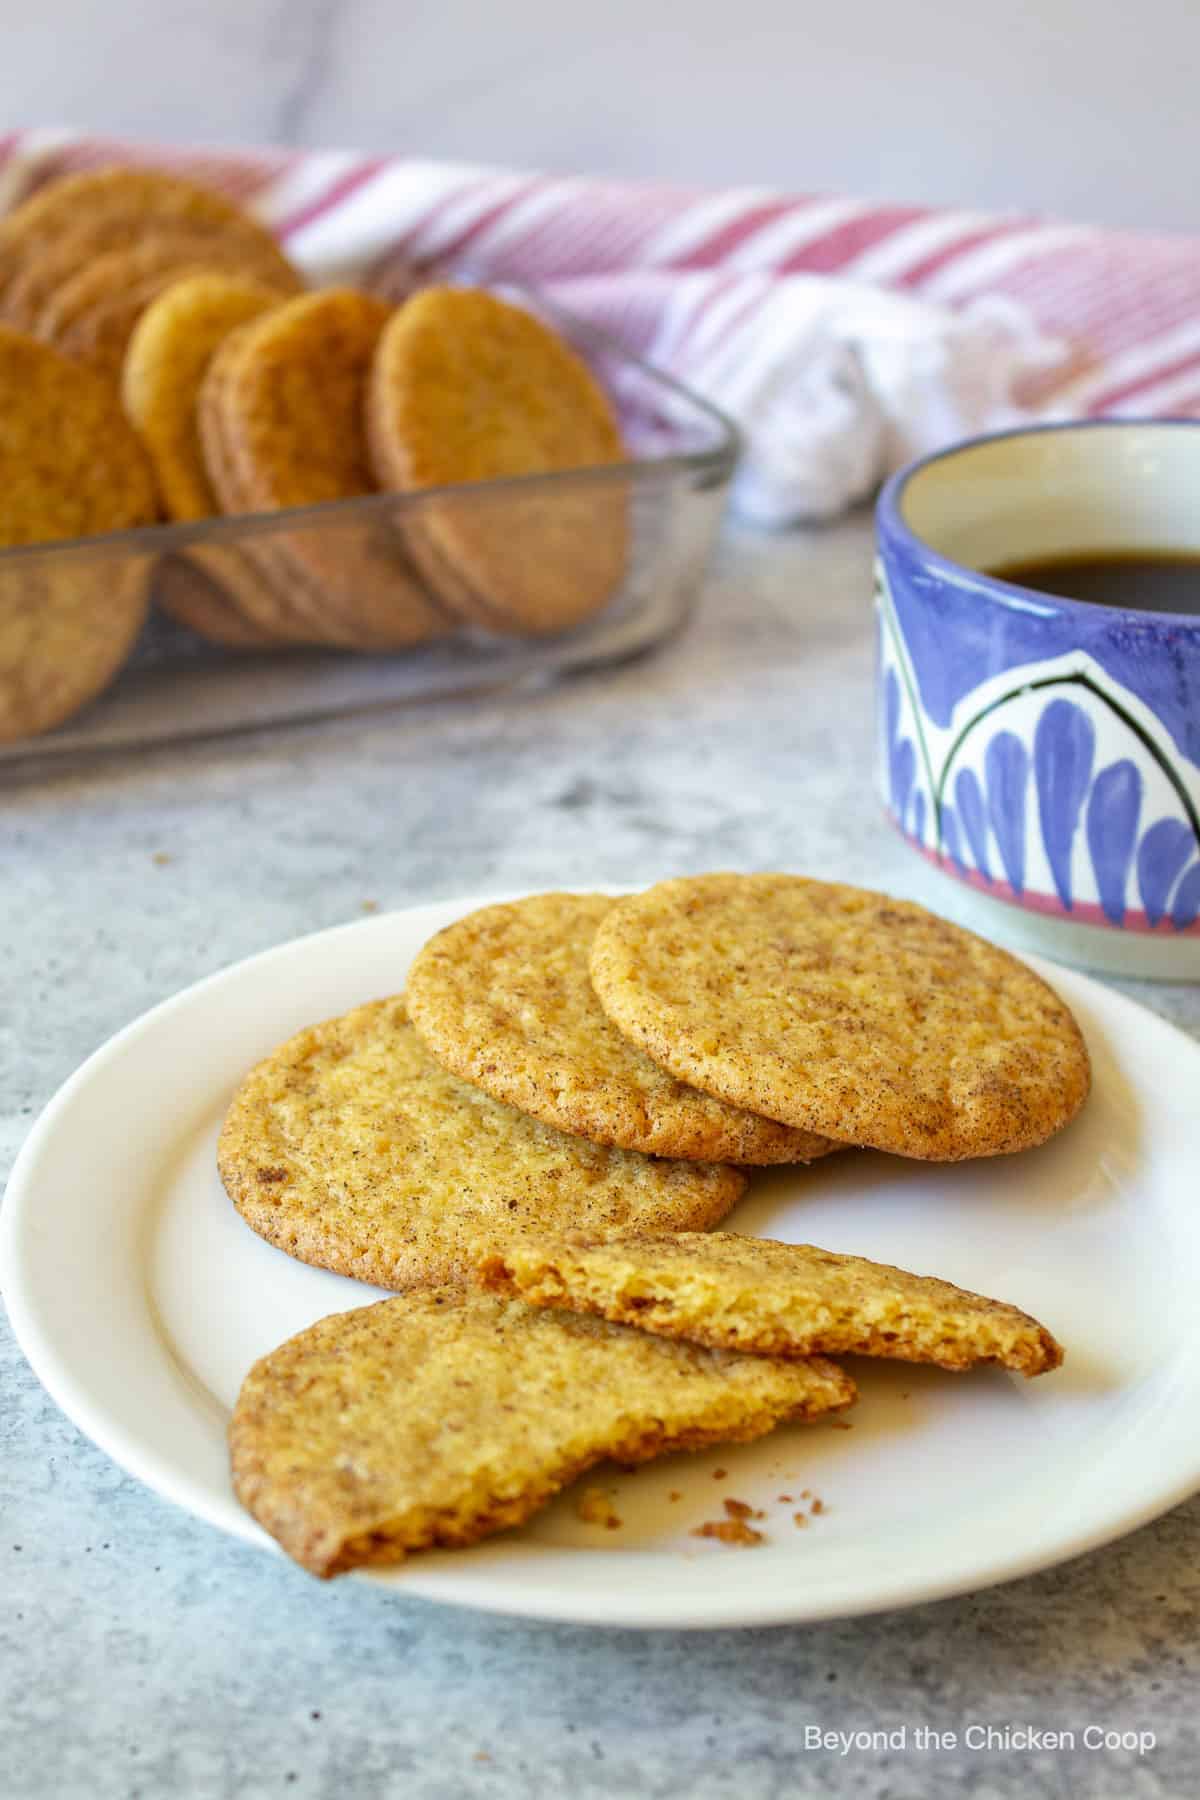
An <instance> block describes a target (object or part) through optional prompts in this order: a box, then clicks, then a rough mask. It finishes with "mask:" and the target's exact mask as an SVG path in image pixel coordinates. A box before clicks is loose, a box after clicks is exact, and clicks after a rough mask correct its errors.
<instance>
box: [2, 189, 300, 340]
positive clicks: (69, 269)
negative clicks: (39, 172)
mask: <svg viewBox="0 0 1200 1800" xmlns="http://www.w3.org/2000/svg"><path fill="white" fill-rule="evenodd" d="M112 254H117V255H120V256H126V255H130V254H133V255H135V256H136V257H138V258H140V267H137V268H136V278H137V279H139V280H140V279H141V277H142V275H145V274H149V273H153V271H154V269H156V268H164V267H167V266H169V264H170V263H171V262H173V263H174V264H175V265H176V266H178V265H179V264H180V263H181V262H187V263H191V262H196V261H215V262H222V263H225V264H227V265H232V266H234V267H236V268H238V269H244V270H245V271H246V272H247V273H246V279H249V278H250V277H251V276H255V277H257V278H258V279H260V280H261V281H262V283H263V284H264V285H269V286H270V287H272V289H273V290H275V291H277V292H285V293H294V292H296V291H297V290H298V289H299V288H300V287H301V286H302V285H303V282H302V280H301V277H300V276H299V274H298V273H297V271H296V270H295V269H294V268H293V267H292V265H291V263H290V262H289V261H288V259H287V257H286V256H285V255H284V253H283V251H282V250H281V249H280V248H279V246H278V245H277V244H276V243H275V242H274V241H273V240H272V239H271V238H270V237H268V236H267V235H266V234H265V233H264V232H262V231H261V230H260V229H259V228H258V227H257V226H256V227H255V228H254V235H253V236H251V237H247V236H246V235H244V234H243V233H241V232H240V231H238V230H237V229H234V230H230V229H229V228H228V227H227V226H218V227H214V228H205V227H203V226H202V225H200V224H187V225H184V226H166V227H161V226H160V227H156V228H152V229H151V231H150V233H149V235H147V234H146V232H145V230H144V228H143V227H142V226H140V225H133V224H131V223H130V221H129V220H128V219H125V218H115V219H112V218H104V217H103V216H102V217H101V218H99V219H97V220H95V221H93V222H81V223H80V224H78V225H76V226H75V227H74V228H73V229H72V230H70V231H65V232H63V233H62V234H61V236H57V237H53V238H51V239H49V240H48V241H47V242H46V243H44V244H43V245H41V247H40V248H36V249H32V250H31V251H30V252H29V254H28V255H27V256H26V258H25V260H24V262H23V264H22V266H21V268H20V269H19V270H18V272H17V273H16V274H15V275H14V276H13V279H12V280H11V281H10V282H9V284H8V287H7V289H6V290H5V293H4V298H3V302H2V303H0V312H2V314H3V317H4V319H5V321H6V323H8V324H10V325H13V326H15V327H17V329H18V330H22V331H36V330H37V329H38V327H39V325H40V324H41V322H42V320H43V318H47V317H53V308H54V306H55V304H56V295H57V294H58V293H59V292H60V290H63V289H64V288H67V287H68V285H69V284H71V283H72V282H74V281H76V280H77V279H82V278H83V277H84V276H85V275H86V274H87V273H88V272H89V271H90V270H91V269H92V268H94V266H95V265H96V264H97V263H98V262H102V261H103V260H104V259H105V258H106V257H108V256H109V255H112ZM147 260H149V262H150V263H151V265H152V266H151V267H150V268H147V266H146V263H147ZM108 291H111V289H109V290H108ZM47 309H50V311H49V312H48V310H47Z"/></svg>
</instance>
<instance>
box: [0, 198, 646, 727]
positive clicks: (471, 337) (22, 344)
mask: <svg viewBox="0 0 1200 1800" xmlns="http://www.w3.org/2000/svg"><path fill="white" fill-rule="evenodd" d="M304 288H305V284H304V282H303V280H302V278H301V276H300V274H299V272H298V271H297V270H296V269H295V268H294V267H293V266H292V264H291V263H290V262H289V261H288V259H287V257H286V256H285V254H284V253H283V251H282V250H281V248H280V247H279V245H278V244H277V243H276V242H275V240H274V238H273V237H272V235H271V233H270V232H269V231H268V230H267V229H266V227H265V226H263V225H262V224H261V223H260V222H259V221H257V220H255V219H253V218H251V217H250V216H249V215H248V214H246V213H245V212H243V211H242V210H241V209H240V208H238V207H237V206H235V205H234V204H233V203H232V202H231V201H229V200H228V199H226V198H224V197H223V196H221V195H219V194H216V193H213V192H210V191H209V190H208V189H205V188H202V187H197V186H195V185H194V184H192V183H190V182H186V181H182V180H180V179H179V178H178V177H177V176H174V175H171V174H167V173H164V172H161V171H155V170H148V169H134V168H108V169H102V170H97V171H90V172H87V173H85V174H80V175H75V176H70V177H67V178H65V179H62V180H59V181H56V182H53V183H52V184H50V185H49V186H47V187H45V188H43V189H40V190H39V191H38V192H37V193H36V194H35V195H34V197H33V198H32V199H30V200H28V201H26V202H25V204H24V205H22V206H21V207H19V208H18V209H17V210H16V211H15V212H14V213H12V214H11V215H10V216H9V217H8V218H6V219H4V220H3V221H0V550H3V549H6V548H11V547H15V546H24V545H29V544H35V543H38V544H40V543H50V542H58V541H61V540H67V539H71V538H75V537H77V536H94V535H97V534H101V533H106V532H113V531H121V530H125V529H128V528H130V527H136V526H139V525H145V524H149V523H151V522H153V521H154V520H155V519H156V518H159V517H165V518H167V519H170V520H174V521H178V522H185V523H194V522H195V521H198V520H202V519H206V518H210V517H213V516H215V515H221V514H225V515H229V516H242V515H246V514H258V513H265V512H275V511H280V510H285V509H298V508H300V509H302V508H309V507H321V506H323V505H326V504H327V503H329V502H331V501H339V500H350V499H354V498H357V497H361V496H363V495H367V494H371V493H376V492H395V493H399V494H415V493H418V492H424V491H426V490H430V489H437V490H439V492H438V494H437V495H436V496H434V497H431V498H430V499H429V500H427V501H422V503H421V504H420V505H416V506H409V507H400V508H397V509H395V510H394V511H391V512H389V513H387V514H386V515H385V516H380V514H379V513H378V512H377V511H371V512H370V513H364V512H363V511H361V510H357V511H356V510H354V509H351V510H350V512H349V513H348V514H347V513H341V514H337V513H334V514H330V513H328V512H324V513H321V512H318V513H315V514H313V515H312V516H310V517H308V518H304V519H298V520H296V521H295V522H294V523H292V524H290V525H289V526H288V528H286V529H282V530H281V529H278V528H271V529H269V530H267V531H263V532H259V531H256V532H253V533H248V534H241V535H240V536H237V535H236V534H234V535H231V534H228V533H224V534H221V533H218V534H215V535H214V537H213V538H212V539H210V540H207V541H205V542H203V543H199V544H195V545H190V546H189V547H188V548H187V549H186V550H183V551H179V552H177V553H175V554H174V555H171V556H169V557H167V558H166V559H165V560H162V559H159V558H157V557H153V556H152V555H151V554H150V553H149V551H147V553H146V554H145V555H139V554H138V553H137V550H136V547H135V546H130V548H129V554H128V555H127V556H126V557H125V558H124V559H123V560H121V559H109V560H106V561H104V562H103V565H102V567H101V568H100V569H99V571H97V569H96V567H95V565H89V564H88V563H86V561H81V560H76V561H73V562H71V563H69V564H66V563H64V564H63V565H61V566H60V567H59V568H57V569H51V570H49V571H47V570H46V569H44V568H42V567H41V566H39V568H38V570H37V571H36V572H33V573H29V574H28V576H27V577H26V575H25V573H24V572H22V575H21V579H20V580H19V581H18V580H16V579H14V580H12V581H6V582H5V583H4V585H3V587H2V588H0V740H3V739H5V738H16V737H21V736H26V735H29V734H30V733H33V732H36V731H42V730H46V729H48V728H49V727H51V726H53V725H55V724H58V723H60V722H61V721H62V720H63V719H64V718H66V717H68V716H69V715H70V714H71V713H72V712H74V711H75V710H77V708H78V707H80V706H82V705H83V704H84V703H85V702H86V701H87V700H88V699H90V698H91V697H92V696H93V695H94V694H95V693H97V692H98V691H99V690H100V689H101V687H103V686H104V685H105V683H106V682H107V681H108V680H109V679H110V678H111V676H112V675H113V674H114V673H115V671H116V670H117V669H118V668H119V667H120V666H121V664H122V662H123V661H124V659H125V656H126V655H127V653H128V650H129V648H130V645H131V643H132V641H133V639H134V637H135V636H136V634H137V630H138V628H139V626H140V624H141V621H142V619H143V618H144V616H145V610H146V606H147V603H148V602H147V595H148V592H149V589H150V585H151V577H152V576H153V583H154V594H155V598H156V599H157V600H158V602H159V603H160V604H161V605H162V606H163V607H164V609H165V610H167V611H168V612H170V613H171V614H172V615H173V616H174V617H175V618H176V619H178V620H179V621H181V622H182V623H183V624H185V625H187V626H189V627H190V628H192V629H193V630H195V631H197V632H199V633H200V634H201V635H203V636H205V637H207V638H209V639H211V640H213V641H215V642H217V643H220V644H223V645H226V646H228V647H230V648H236V649H241V650H257V649H271V648H282V647H286V646H297V645H322V646H330V647H334V648H339V649H346V650H358V651H396V650H405V649H408V648H411V647H412V646H414V645H416V644H420V643H424V642H427V641H429V640H430V639H433V638H437V637H443V636H445V635H447V634H448V633H451V632H453V631H456V630H460V629H463V628H464V627H472V628H481V629H483V630H486V631H491V632H497V633H505V634H517V635H538V634H542V633H549V632H557V631H562V630H565V629H568V628H569V627H571V626H573V625H576V624H578V623H579V622H580V621H581V620H583V619H586V618H587V617H589V616H590V615H591V614H592V613H594V612H596V611H597V610H598V609H599V608H600V607H602V606H603V605H604V604H605V602H606V601H607V600H608V599H609V598H610V597H611V596H612V594H613V593H614V591H615V590H616V588H617V587H618V586H619V584H620V582H621V579H622V577H623V574H624V571H625V566H626V562H627V557H628V530H629V528H628V506H627V499H628V496H627V491H626V483H625V481H624V480H623V478H622V477H621V476H620V474H619V465H620V464H621V463H622V461H623V458H624V451H623V447H622V444H621V437H620V432H619V429H618V427H617V423H616V420H615V418H614V415H613V411H612V408H611V406H610V404H609V402H608V400H607V398H606V397H605V395H604V393H603V392H602V390H601V389H600V387H599V386H598V385H597V383H596V381H595V379H594V377H593V376H592V374H591V372H590V371H589V370H588V368H587V367H586V366H585V364H584V363H583V362H582V361H581V360H580V358H579V357H578V356H576V355H575V353H574V352H573V351H572V350H571V349H569V348H568V346H567V345H566V344H565V343H563V342H562V341H561V339H560V338H559V337H558V336H557V335H556V334H555V333H554V332H553V331H552V330H550V329H549V327H548V326H546V325H545V324H543V323H541V322H540V321H539V320H537V319H535V318H533V317H532V316H531V315H530V314H529V313H527V312H525V311H524V310H522V309H521V308H519V307H516V306H512V305H509V304H508V303H507V302H504V301H502V300H500V299H498V298H496V297H494V296H492V295H489V294H485V293H478V292H470V291H465V290H458V289H449V288H428V289H425V290H424V291H421V292H419V293H417V294H415V295H413V296H412V297H411V298H410V299H409V300H407V301H406V302H405V303H404V304H403V305H402V306H400V307H394V306H392V305H389V304H386V303H385V302H384V301H382V300H380V299H377V298H375V297H373V296H372V295H370V294H367V293H361V292H358V291H356V290H354V289H351V288H339V289H326V290H320V291H316V292H311V293H308V292H305V291H304ZM47 444H49V445H53V446H54V448H55V453H54V455H53V456H47V455H45V454H44V446H46V445H47ZM34 446H36V447H37V448H38V452H39V453H38V454H37V455H36V456H35V455H33V454H32V448H33V447H34ZM585 468H587V469H594V470H596V471H598V476H597V479H596V480H595V481H594V482H591V481H589V482H585V483H580V484H579V485H578V486H577V487H572V488H570V489H561V490H555V491H554V492H552V493H549V494H547V493H541V494H538V495H534V496H529V495H525V494H521V493H520V492H516V493H509V494H506V495H503V496H502V497H501V498H500V499H499V500H497V499H495V498H494V497H491V496H490V495H480V494H479V493H478V492H476V491H473V490H475V489H476V488H477V487H478V485H479V484H482V483H489V482H493V481H498V480H505V479H508V478H512V477H519V476H526V475H533V474H544V473H557V472H561V471H564V470H579V469H585ZM81 470H83V471H84V480H83V482H82V485H81V483H80V471H81ZM606 471H612V473H611V474H609V473H606ZM458 488H465V489H468V490H470V491H466V492H464V493H462V494H459V493H456V492H442V491H441V490H453V489H458ZM110 590H115V599H114V603H113V605H112V606H111V607H109V606H108V604H107V601H108V599H109V595H110Z"/></svg>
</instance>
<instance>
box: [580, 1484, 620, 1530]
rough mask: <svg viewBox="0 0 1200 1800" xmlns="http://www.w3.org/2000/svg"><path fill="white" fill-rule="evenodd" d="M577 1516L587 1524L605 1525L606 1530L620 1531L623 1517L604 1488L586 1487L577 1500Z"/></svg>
mask: <svg viewBox="0 0 1200 1800" xmlns="http://www.w3.org/2000/svg"><path fill="white" fill-rule="evenodd" d="M575 1517H576V1518H577V1519H582V1520H583V1522H584V1524H585V1525H603V1527H604V1529H605V1530H606V1531H619V1530H620V1528H621V1523H622V1521H621V1518H620V1516H619V1514H618V1513H617V1510H616V1508H615V1507H614V1505H613V1503H612V1500H611V1499H610V1497H609V1496H608V1495H607V1494H606V1493H605V1491H604V1489H603V1488H598V1487H590V1488H584V1490H583V1492H582V1494H580V1496H579V1498H578V1500H577V1501H576V1502H575Z"/></svg>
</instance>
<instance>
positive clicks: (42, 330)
mask: <svg viewBox="0 0 1200 1800" xmlns="http://www.w3.org/2000/svg"><path fill="white" fill-rule="evenodd" d="M226 271H228V272H230V273H233V274H237V275H241V276H243V277H246V276H247V274H250V275H253V277H254V278H255V279H257V280H261V282H262V284H263V285H267V279H266V278H265V277H260V275H259V271H258V270H257V269H256V268H254V267H253V266H251V267H250V269H249V270H248V269H247V264H246V262H245V259H244V257H243V256H242V254H241V248H240V246H239V245H237V244H233V245H230V244H227V243H225V242H223V241H222V240H221V239H220V238H216V237H212V238H193V239H189V240H184V239H177V240H171V241H168V242H151V243H148V244H145V245H142V246H140V247H139V248H138V249H136V250H120V251H113V252H112V253H111V254H110V255H108V256H102V257H99V258H98V259H97V260H96V261H95V262H94V263H92V264H91V265H90V266H89V267H88V268H86V269H83V270H81V271H80V273H79V274H78V275H76V276H75V277H74V278H73V279H72V280H71V281H69V282H67V284H66V285H65V286H64V287H62V288H60V289H59V290H58V291H57V292H56V293H55V294H54V295H53V296H52V297H51V299H50V301H49V302H48V303H47V305H46V306H45V307H44V308H43V311H42V315H41V317H40V319H39V321H38V325H37V335H38V336H39V337H41V338H43V339H44V340H45V341H46V342H47V343H51V344H54V345H55V346H56V348H57V349H59V350H61V351H62V352H63V353H64V355H67V356H78V357H82V358H86V359H87V360H88V361H89V362H92V363H94V364H95V365H96V366H98V367H100V368H102V369H104V370H105V371H106V372H107V373H109V374H111V375H112V376H113V378H114V379H115V380H118V381H119V380H120V375H121V368H122V365H123V362H124V359H125V352H126V350H127V348H128V345H129V340H130V338H131V337H132V336H133V332H134V329H135V327H136V326H137V323H138V320H139V319H140V318H141V316H142V314H143V313H144V312H145V310H146V308H147V307H148V306H149V305H150V304H151V303H152V302H153V301H154V300H156V299H157V298H158V297H159V295H160V294H162V293H164V292H165V291H166V290H167V289H168V288H169V287H171V286H172V284H173V283H175V282H178V281H183V280H185V279H187V278H188V277H190V276H196V275H209V274H219V273H222V272H226ZM275 291H276V292H277V294H278V295H279V297H280V298H282V297H283V290H282V289H278V288H277V289H276V290H275Z"/></svg>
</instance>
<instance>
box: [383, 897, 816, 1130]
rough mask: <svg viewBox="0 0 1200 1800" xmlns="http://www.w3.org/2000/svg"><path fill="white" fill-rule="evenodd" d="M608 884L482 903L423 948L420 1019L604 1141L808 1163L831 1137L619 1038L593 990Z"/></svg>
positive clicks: (447, 1058) (468, 1065) (507, 1082)
mask: <svg viewBox="0 0 1200 1800" xmlns="http://www.w3.org/2000/svg"><path fill="white" fill-rule="evenodd" d="M612 906H613V901H612V900H611V899H609V898H608V897H607V896H606V895H604V894H536V895H534V896H532V897H531V898H530V899H528V900H518V901H516V902H515V903H513V904H511V905H508V906H486V907H483V908H482V909H481V910H480V911H479V912H473V913H471V914H470V915H469V917H467V918H465V919H459V920H458V921H457V922H456V923H455V924H453V925H449V926H447V927H446V929H445V930H444V931H439V932H438V934H437V936H436V937H434V938H431V939H430V941H429V942H428V943H427V944H426V945H425V947H424V948H423V949H422V950H421V952H420V954H419V955H418V956H417V958H416V960H415V962H414V963H413V966H412V968H411V969H410V971H409V976H408V1009H409V1013H410V1015H411V1018H412V1021H413V1024H414V1025H415V1026H416V1028H417V1030H418V1031H419V1032H420V1033H421V1035H422V1037H423V1038H424V1039H425V1042H426V1043H427V1044H428V1046H429V1048H430V1049H431V1050H432V1052H433V1054H434V1055H435V1056H436V1057H437V1059H438V1061H439V1062H440V1063H442V1064H443V1066H444V1067H445V1068H447V1069H449V1070H450V1071H451V1073H452V1074H454V1075H458V1076H461V1078H462V1079H463V1080H464V1081H471V1082H474V1083H475V1085H476V1086H477V1087H481V1088H483V1089H484V1090H485V1092H487V1093H489V1094H492V1095H494V1096H495V1098H496V1099H497V1100H505V1101H507V1102H508V1104H509V1105H510V1106H517V1107H520V1109H521V1111H522V1112H527V1113H531V1114H532V1115H533V1117H534V1118H536V1119H542V1120H544V1121H545V1123H546V1124H548V1125H556V1126H557V1127H558V1129H559V1130H560V1131H571V1132H577V1133H579V1135H581V1136H582V1137H586V1138H590V1139H591V1140H592V1141H593V1142H594V1143H597V1144H613V1145H616V1146H618V1147H619V1148H620V1149H623V1150H640V1151H643V1152H644V1153H645V1154H646V1155H648V1156H682V1157H688V1158H695V1159H696V1160H698V1161H700V1162H737V1163H790V1162H811V1161H812V1160H813V1158H815V1157H818V1156H823V1155H824V1154H825V1153H826V1152H827V1151H828V1150H831V1149H832V1148H833V1145H832V1144H831V1143H830V1142H829V1140H828V1138H822V1137H816V1136H814V1135H813V1134H812V1133H811V1132H805V1131H793V1130H791V1129H789V1127H787V1126H786V1125H778V1124H776V1123H775V1122H774V1121H773V1120H771V1119H763V1118H758V1117H757V1116H756V1115H755V1114H754V1113H750V1112H745V1111H743V1110H742V1109H741V1108H740V1107H733V1106H727V1105H726V1104H725V1103H724V1102H723V1101H721V1100H714V1099H713V1098H712V1097H711V1095H708V1094H702V1093H700V1092H699V1090H698V1089H696V1088H690V1087H685V1086H684V1084H683V1083H682V1082H679V1081H676V1080H675V1079H674V1078H673V1077H672V1076H670V1075H667V1074H666V1073H665V1072H664V1071H663V1070H662V1069H660V1068H659V1067H658V1065H657V1064H656V1063H653V1062H651V1060H650V1058H649V1057H648V1056H645V1055H644V1054H643V1053H642V1052H641V1051H640V1050H638V1049H637V1048H636V1046H635V1045H633V1044H631V1043H630V1042H629V1041H628V1039H626V1038H624V1037H622V1035H621V1033H620V1032H619V1031H618V1030H617V1028H616V1027H615V1025H613V1024H611V1023H610V1021H609V1020H608V1018H607V1017H606V1016H605V1014H604V1011H603V1009H602V1008H601V1006H600V1004H599V1002H598V1001H597V999H596V996H595V993H594V992H593V989H592V983H591V978H590V976H589V974H588V955H589V952H590V950H591V945H592V939H593V938H594V937H595V935H596V928H597V926H598V925H599V924H600V922H601V921H602V920H603V919H604V917H605V916H606V914H607V913H608V912H609V911H610V910H611V908H612Z"/></svg>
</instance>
